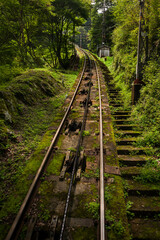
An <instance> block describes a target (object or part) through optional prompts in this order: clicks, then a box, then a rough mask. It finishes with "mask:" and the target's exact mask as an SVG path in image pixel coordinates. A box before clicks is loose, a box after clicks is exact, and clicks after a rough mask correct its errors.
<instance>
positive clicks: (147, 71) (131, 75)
mask: <svg viewBox="0 0 160 240" xmlns="http://www.w3.org/2000/svg"><path fill="white" fill-rule="evenodd" d="M113 3H114V5H113V7H112V9H113V15H114V20H115V24H116V27H115V29H114V30H113V34H112V41H113V49H112V53H113V57H114V61H113V69H112V70H113V72H114V76H115V79H116V83H117V85H118V86H119V87H121V89H122V94H123V95H124V99H125V103H126V104H127V103H128V104H129V102H130V97H131V88H132V83H133V81H134V80H135V79H136V64H137V45H138V30H139V12H140V1H139V0H133V1H127V0H114V1H113ZM142 14H143V17H142V19H141V24H142V33H141V51H140V60H141V68H140V70H141V72H140V79H141V80H143V82H144V86H143V87H142V89H141V95H140V99H139V101H138V103H137V104H136V106H134V107H133V112H132V117H133V119H134V120H135V121H136V123H138V125H139V126H141V128H142V129H143V130H144V134H143V141H142V142H141V143H142V144H147V145H152V146H158V145H159V144H160V138H159V130H160V127H159V120H160V118H159V116H160V95H159V92H160V68H159V66H160V1H159V0H145V1H144V6H143V8H142ZM126 90H127V91H128V92H130V94H128V95H127V94H126Z"/></svg>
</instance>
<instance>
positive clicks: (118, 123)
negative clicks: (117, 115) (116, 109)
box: [113, 115, 131, 125]
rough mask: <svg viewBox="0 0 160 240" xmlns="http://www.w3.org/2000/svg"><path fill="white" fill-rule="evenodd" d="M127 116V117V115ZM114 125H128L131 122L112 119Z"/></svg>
mask: <svg viewBox="0 0 160 240" xmlns="http://www.w3.org/2000/svg"><path fill="white" fill-rule="evenodd" d="M127 116H128V115H127ZM113 122H114V123H116V124H117V125H121V124H123V123H124V124H125V125H129V124H131V121H130V120H128V119H114V120H113Z"/></svg>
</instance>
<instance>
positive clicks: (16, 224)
mask: <svg viewBox="0 0 160 240" xmlns="http://www.w3.org/2000/svg"><path fill="white" fill-rule="evenodd" d="M84 56H85V60H84V66H83V70H82V74H81V76H80V80H79V82H78V85H77V87H76V90H75V92H74V95H73V97H72V99H71V102H70V104H69V106H68V108H67V111H66V113H65V115H64V117H63V119H62V121H61V123H60V125H59V127H58V129H57V131H56V133H55V135H54V137H53V139H52V142H51V144H50V146H49V148H48V150H47V153H46V155H45V157H44V159H43V161H42V163H41V166H40V167H39V169H38V171H37V173H36V176H35V177H34V180H33V182H32V184H31V186H30V188H29V190H28V192H27V195H26V197H25V199H24V201H23V203H22V205H21V207H20V210H19V212H18V214H17V215H16V218H15V220H14V222H13V224H12V226H11V228H10V230H9V232H8V234H7V236H6V238H5V240H13V239H15V236H16V235H17V232H16V231H17V230H18V228H19V226H20V224H21V221H22V218H23V216H24V214H25V211H26V209H27V206H28V204H29V201H30V199H31V197H32V194H33V193H34V190H35V188H36V184H37V183H38V181H39V179H40V176H41V174H42V173H43V170H44V167H45V166H46V164H47V161H48V158H49V156H50V154H51V151H52V149H53V146H54V144H55V142H56V140H57V138H58V136H59V133H60V131H61V129H62V127H63V124H64V122H65V120H66V118H67V116H68V113H69V111H70V109H71V106H72V104H73V102H74V99H75V97H76V94H77V92H78V89H79V86H80V84H81V82H82V78H83V75H84V71H85V67H86V55H84Z"/></svg>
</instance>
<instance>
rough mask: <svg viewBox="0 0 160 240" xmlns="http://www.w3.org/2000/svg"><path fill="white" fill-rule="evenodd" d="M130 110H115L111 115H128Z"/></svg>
mask: <svg viewBox="0 0 160 240" xmlns="http://www.w3.org/2000/svg"><path fill="white" fill-rule="evenodd" d="M130 114H131V111H116V112H115V113H113V115H130Z"/></svg>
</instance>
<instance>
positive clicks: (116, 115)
mask: <svg viewBox="0 0 160 240" xmlns="http://www.w3.org/2000/svg"><path fill="white" fill-rule="evenodd" d="M113 117H114V118H115V119H116V120H121V121H124V120H126V119H127V118H129V117H130V115H118V114H116V113H115V114H114V115H113Z"/></svg>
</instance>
